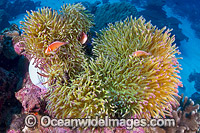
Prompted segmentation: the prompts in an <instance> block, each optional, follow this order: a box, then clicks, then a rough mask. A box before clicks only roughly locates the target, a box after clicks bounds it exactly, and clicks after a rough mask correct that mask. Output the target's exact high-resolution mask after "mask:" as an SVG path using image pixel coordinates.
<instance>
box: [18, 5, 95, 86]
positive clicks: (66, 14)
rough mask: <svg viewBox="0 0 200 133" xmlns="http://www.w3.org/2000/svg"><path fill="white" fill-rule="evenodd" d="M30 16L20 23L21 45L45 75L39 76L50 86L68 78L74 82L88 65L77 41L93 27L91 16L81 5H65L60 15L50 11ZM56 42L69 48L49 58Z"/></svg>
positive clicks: (30, 14)
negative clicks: (49, 50) (48, 51)
mask: <svg viewBox="0 0 200 133" xmlns="http://www.w3.org/2000/svg"><path fill="white" fill-rule="evenodd" d="M27 13H28V16H26V18H25V21H23V22H21V24H22V27H21V28H22V30H23V40H21V42H23V43H24V44H25V51H26V54H28V55H31V58H34V59H35V61H34V63H36V67H38V68H39V69H41V70H42V71H44V73H46V74H44V73H40V75H42V76H44V77H48V78H49V80H48V84H52V79H54V80H56V79H57V78H63V77H66V74H67V77H69V78H74V76H75V75H76V74H77V73H79V72H80V71H82V70H83V68H82V66H81V65H82V63H83V64H84V62H85V56H84V52H83V51H82V45H81V43H80V41H79V40H78V38H79V37H80V34H81V33H82V32H85V33H87V32H88V31H89V28H90V27H91V26H92V25H93V23H92V22H91V21H92V15H91V14H90V13H89V12H87V11H86V10H85V8H84V7H83V6H82V5H81V4H73V5H70V4H69V5H68V4H67V5H64V6H63V7H62V9H61V11H60V13H58V12H57V11H55V10H52V9H51V8H48V7H47V8H46V7H44V8H42V9H38V11H31V13H30V12H28V11H27ZM55 41H60V42H66V45H64V46H62V47H60V48H59V49H57V50H56V51H53V52H52V53H51V54H46V53H45V50H46V49H47V48H48V47H49V45H50V44H52V43H53V42H55ZM58 64H59V65H61V66H58ZM55 72H56V73H59V74H55ZM63 80H64V79H63Z"/></svg>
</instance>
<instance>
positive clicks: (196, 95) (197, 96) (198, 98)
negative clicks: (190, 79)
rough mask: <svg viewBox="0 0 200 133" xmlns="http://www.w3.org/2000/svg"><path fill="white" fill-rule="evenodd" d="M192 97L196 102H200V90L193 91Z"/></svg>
mask: <svg viewBox="0 0 200 133" xmlns="http://www.w3.org/2000/svg"><path fill="white" fill-rule="evenodd" d="M190 99H192V100H193V101H194V103H196V104H200V94H199V93H198V92H195V93H193V94H192V95H191V97H190Z"/></svg>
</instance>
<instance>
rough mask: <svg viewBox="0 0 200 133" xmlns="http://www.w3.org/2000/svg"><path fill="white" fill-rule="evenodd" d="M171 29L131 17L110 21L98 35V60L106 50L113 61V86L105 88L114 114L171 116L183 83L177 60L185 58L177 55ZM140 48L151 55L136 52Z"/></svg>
mask: <svg viewBox="0 0 200 133" xmlns="http://www.w3.org/2000/svg"><path fill="white" fill-rule="evenodd" d="M170 31H171V30H169V29H167V30H166V27H164V28H162V29H161V30H159V29H157V28H156V26H152V25H151V23H150V22H147V23H145V19H144V18H142V17H140V18H139V19H136V18H134V19H132V17H130V18H127V19H126V20H125V21H124V22H116V23H115V24H114V25H113V24H109V27H108V28H106V29H104V30H102V31H101V33H99V34H97V36H98V37H97V38H96V39H94V42H93V45H95V46H94V53H95V55H96V56H98V57H97V59H96V60H98V58H99V56H100V55H101V54H102V53H103V54H104V56H106V57H107V58H109V59H110V60H111V61H112V63H111V64H113V66H110V67H113V68H112V71H111V72H109V71H108V72H107V73H110V74H109V76H107V82H112V86H110V85H109V86H107V87H106V88H104V89H105V90H107V91H109V92H110V93H108V95H109V99H107V100H108V102H109V106H110V107H109V108H108V110H109V111H108V112H110V115H111V114H112V115H116V114H117V115H118V116H120V117H123V116H125V115H126V114H128V115H131V116H137V117H139V118H147V119H150V118H151V117H154V118H155V117H164V118H165V116H166V115H171V111H172V106H171V105H175V104H176V103H178V102H177V100H176V99H175V98H174V96H178V95H177V92H178V90H177V88H178V86H182V83H181V82H180V80H179V79H180V76H179V75H178V73H179V70H180V69H181V68H180V64H179V63H178V61H177V59H181V58H177V57H175V54H180V52H179V51H178V50H177V47H176V45H175V44H173V42H174V40H175V37H174V36H171V34H170ZM138 51H140V52H141V51H142V52H145V53H148V54H146V55H145V54H144V55H142V56H137V55H134V54H133V53H137V52H138ZM103 69H106V68H103ZM104 84H105V83H104Z"/></svg>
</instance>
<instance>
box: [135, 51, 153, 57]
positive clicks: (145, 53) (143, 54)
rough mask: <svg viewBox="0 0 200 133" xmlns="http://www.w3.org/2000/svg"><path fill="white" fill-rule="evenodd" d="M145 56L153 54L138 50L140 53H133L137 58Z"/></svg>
mask: <svg viewBox="0 0 200 133" xmlns="http://www.w3.org/2000/svg"><path fill="white" fill-rule="evenodd" d="M145 55H151V53H147V52H145V51H142V50H138V51H135V52H133V53H132V56H137V57H140V56H145Z"/></svg>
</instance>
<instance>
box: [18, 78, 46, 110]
mask: <svg viewBox="0 0 200 133" xmlns="http://www.w3.org/2000/svg"><path fill="white" fill-rule="evenodd" d="M23 83H24V87H23V88H22V89H20V90H19V91H18V92H17V93H16V94H15V97H16V98H17V99H18V100H19V101H20V102H21V103H22V106H23V108H24V110H23V112H26V113H30V112H39V111H40V110H41V107H42V105H44V103H43V101H42V95H44V93H45V92H46V90H42V89H41V88H38V87H36V86H35V85H33V84H32V82H31V80H30V77H29V75H28V74H27V77H26V78H25V79H24V81H23Z"/></svg>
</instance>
